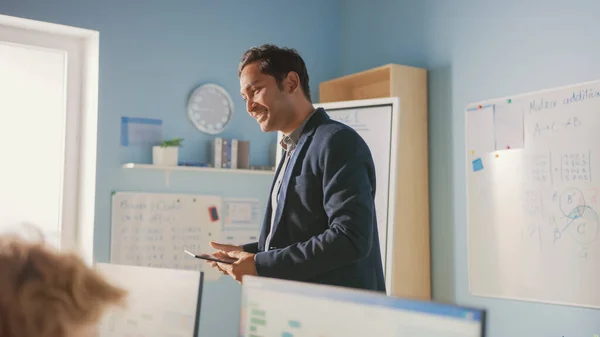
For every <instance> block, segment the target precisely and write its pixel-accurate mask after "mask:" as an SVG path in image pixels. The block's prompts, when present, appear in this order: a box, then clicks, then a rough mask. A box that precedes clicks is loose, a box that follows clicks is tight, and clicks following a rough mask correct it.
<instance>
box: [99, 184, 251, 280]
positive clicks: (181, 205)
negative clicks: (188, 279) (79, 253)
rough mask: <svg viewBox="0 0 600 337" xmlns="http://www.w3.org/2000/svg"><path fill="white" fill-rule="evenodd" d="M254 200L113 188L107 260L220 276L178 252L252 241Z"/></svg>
mask: <svg viewBox="0 0 600 337" xmlns="http://www.w3.org/2000/svg"><path fill="white" fill-rule="evenodd" d="M260 207H261V205H260V203H259V201H258V200H256V199H251V198H223V197H221V196H214V195H195V194H170V193H143V192H119V193H115V194H114V195H113V199H112V220H111V249H110V262H111V263H117V264H125V265H135V266H147V267H158V268H172V269H183V270H198V271H203V272H204V275H205V278H206V280H207V281H213V280H216V279H219V278H220V277H221V276H222V275H223V274H221V273H220V272H218V271H217V270H216V269H214V268H212V267H210V265H208V264H207V263H206V262H204V261H203V260H199V259H195V258H193V257H191V256H189V255H188V254H186V253H185V252H184V249H187V250H189V251H191V252H194V253H197V254H202V253H211V252H213V251H214V249H213V248H212V247H210V245H209V242H210V241H215V242H222V243H228V244H243V243H248V242H254V241H257V240H258V233H259V230H260V223H259V217H260V212H259V211H260Z"/></svg>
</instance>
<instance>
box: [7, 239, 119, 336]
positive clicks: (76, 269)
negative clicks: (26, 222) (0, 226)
mask: <svg viewBox="0 0 600 337" xmlns="http://www.w3.org/2000/svg"><path fill="white" fill-rule="evenodd" d="M125 296H126V292H125V291H124V290H123V289H120V288H118V287H116V286H114V285H111V284H110V283H109V282H108V281H107V280H105V279H104V278H103V277H102V275H100V274H99V273H98V272H96V271H95V270H94V269H93V268H90V267H89V266H87V265H86V264H85V263H84V262H83V260H82V259H81V258H80V257H79V256H78V255H76V254H75V253H67V252H60V251H58V250H57V249H54V248H53V247H51V246H49V245H47V244H45V243H44V242H31V241H28V240H25V239H23V238H21V237H19V236H17V235H0V336H3V337H80V336H91V335H92V334H93V333H94V330H95V328H96V325H97V324H98V322H99V321H100V319H101V318H102V315H103V312H104V311H105V310H106V309H108V307H109V306H111V305H122V304H123V302H124V300H125Z"/></svg>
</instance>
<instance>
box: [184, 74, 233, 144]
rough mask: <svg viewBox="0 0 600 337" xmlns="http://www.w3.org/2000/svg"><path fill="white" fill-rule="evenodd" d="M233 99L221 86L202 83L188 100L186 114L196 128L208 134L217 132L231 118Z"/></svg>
mask: <svg viewBox="0 0 600 337" xmlns="http://www.w3.org/2000/svg"><path fill="white" fill-rule="evenodd" d="M232 114H233V101H232V100H231V96H229V94H228V93H227V91H225V89H223V88H222V87H221V86H219V85H216V84H203V85H201V86H199V87H198V88H196V89H195V90H194V91H193V92H192V94H191V95H190V98H189V100H188V105H187V115H188V118H189V119H190V121H191V122H192V123H193V124H194V125H195V126H196V128H197V129H198V130H200V131H202V132H204V133H207V134H209V135H216V134H219V133H221V132H222V131H223V129H225V126H226V125H227V123H229V121H230V120H231V115H232Z"/></svg>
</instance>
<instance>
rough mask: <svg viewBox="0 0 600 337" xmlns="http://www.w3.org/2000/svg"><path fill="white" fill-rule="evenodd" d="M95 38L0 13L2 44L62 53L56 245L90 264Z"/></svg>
mask: <svg viewBox="0 0 600 337" xmlns="http://www.w3.org/2000/svg"><path fill="white" fill-rule="evenodd" d="M99 35H100V34H99V32H97V31H93V30H87V29H81V28H76V27H70V26H64V25H58V24H53V23H47V22H41V21H35V20H30V19H23V18H17V17H11V16H6V15H0V41H3V42H8V43H15V44H21V45H30V46H37V47H41V48H50V49H53V50H61V51H64V52H65V53H66V57H67V78H66V80H67V81H66V83H67V97H65V100H66V103H67V105H66V109H67V116H66V129H65V131H66V138H65V154H64V158H65V166H64V168H65V169H64V176H63V200H61V207H62V212H61V219H60V224H61V236H60V247H61V250H71V251H72V250H75V251H77V253H79V254H80V255H81V257H82V258H83V259H84V260H85V262H86V263H88V264H89V265H92V264H93V261H94V217H95V198H96V157H97V138H98V134H97V133H98V132H97V130H98V67H99V60H98V57H99V56H98V54H99ZM40 169H43V165H40Z"/></svg>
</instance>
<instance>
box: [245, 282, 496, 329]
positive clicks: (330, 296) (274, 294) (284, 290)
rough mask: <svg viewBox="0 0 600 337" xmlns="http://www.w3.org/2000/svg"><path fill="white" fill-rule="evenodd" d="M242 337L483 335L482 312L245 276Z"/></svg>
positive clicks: (329, 287) (347, 289) (345, 289)
mask: <svg viewBox="0 0 600 337" xmlns="http://www.w3.org/2000/svg"><path fill="white" fill-rule="evenodd" d="M241 320H242V321H241V331H240V336H242V337H250V336H253V337H275V336H277V337H303V336H327V337H351V336H361V337H364V336H377V337H388V336H389V337H397V336H411V337H439V336H444V337H483V336H484V330H485V329H484V326H485V311H484V310H482V309H476V308H467V307H461V306H456V305H449V304H441V303H435V302H428V301H416V300H408V299H401V298H396V297H391V296H386V295H385V294H380V293H375V292H367V291H359V290H354V289H349V288H341V287H332V286H324V285H315V284H309V283H302V282H294V281H285V280H277V279H272V278H261V277H249V276H246V277H244V281H243V286H242V313H241Z"/></svg>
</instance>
